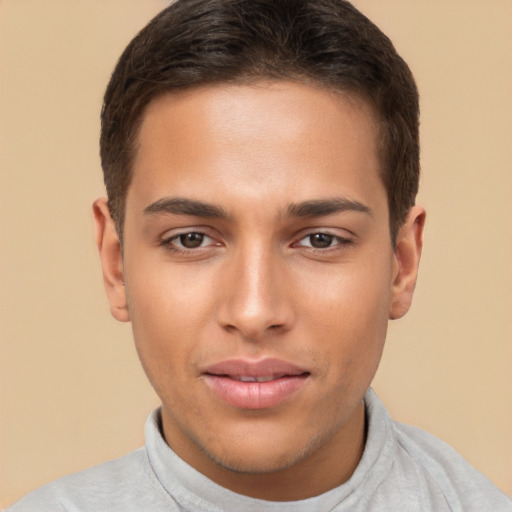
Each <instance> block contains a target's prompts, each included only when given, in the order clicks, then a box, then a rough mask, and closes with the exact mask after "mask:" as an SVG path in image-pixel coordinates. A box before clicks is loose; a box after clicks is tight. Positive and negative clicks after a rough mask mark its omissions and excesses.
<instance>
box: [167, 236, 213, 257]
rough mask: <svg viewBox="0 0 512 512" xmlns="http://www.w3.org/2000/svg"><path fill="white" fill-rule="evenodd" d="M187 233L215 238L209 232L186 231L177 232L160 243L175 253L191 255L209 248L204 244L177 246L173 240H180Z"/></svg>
mask: <svg viewBox="0 0 512 512" xmlns="http://www.w3.org/2000/svg"><path fill="white" fill-rule="evenodd" d="M186 235H199V236H202V237H207V238H210V239H212V240H213V238H212V237H211V236H209V235H208V234H206V233H204V232H202V231H185V232H183V233H177V234H176V235H172V236H169V237H166V238H163V239H162V241H161V242H160V245H162V246H163V247H164V248H165V249H166V250H168V251H170V252H172V253H174V254H179V255H181V254H184V255H191V254H192V253H197V252H198V251H199V250H201V249H203V250H204V249H206V248H207V247H203V246H199V247H195V248H180V247H177V246H176V245H173V242H175V241H176V240H179V239H180V238H181V237H183V236H186ZM203 241H204V240H202V241H201V243H202V242H203Z"/></svg>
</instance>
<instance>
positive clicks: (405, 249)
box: [389, 206, 426, 320]
mask: <svg viewBox="0 0 512 512" xmlns="http://www.w3.org/2000/svg"><path fill="white" fill-rule="evenodd" d="M425 216H426V214H425V210H424V208H422V207H421V206H413V207H412V208H411V209H410V210H409V214H408V215H407V219H406V221H405V223H404V225H403V226H402V227H401V228H400V231H399V232H398V235H397V239H396V248H395V258H396V273H395V277H394V280H393V283H392V288H391V307H390V311H389V318H390V319H392V320H394V319H397V318H401V317H402V316H404V315H405V314H406V313H407V311H409V308H410V306H411V303H412V297H413V294H414V289H415V287H416V279H417V277H418V266H419V263H420V257H421V249H422V246H423V226H424V224H425Z"/></svg>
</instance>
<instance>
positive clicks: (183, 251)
mask: <svg viewBox="0 0 512 512" xmlns="http://www.w3.org/2000/svg"><path fill="white" fill-rule="evenodd" d="M187 235H199V236H201V237H203V239H202V240H201V244H202V243H203V242H204V237H206V238H209V239H211V240H212V241H213V242H215V241H214V239H213V238H212V237H211V236H209V235H208V234H207V233H204V232H203V231H185V232H182V233H177V234H175V235H172V236H169V237H166V238H163V239H162V240H161V242H160V244H159V245H161V246H163V247H164V248H165V249H166V250H167V251H169V252H172V253H173V254H176V255H183V256H193V255H195V254H197V253H198V252H199V251H202V250H203V251H204V250H208V249H209V248H211V247H216V246H219V245H220V244H218V243H213V244H209V245H206V246H202V245H200V246H198V247H192V248H180V247H178V246H176V245H175V244H174V242H175V241H176V240H179V239H180V238H181V237H183V236H187ZM315 235H324V236H327V237H330V238H332V241H333V242H336V243H334V244H332V245H329V246H328V247H313V246H312V245H309V246H307V245H299V243H300V242H302V241H303V240H306V239H308V238H309V239H311V237H314V236H315ZM353 244H354V241H353V240H351V239H350V238H346V237H343V236H340V235H334V234H333V233H329V232H328V231H313V232H309V233H307V234H305V235H304V236H302V237H301V238H300V239H298V240H297V241H296V242H294V243H293V244H291V246H292V247H297V248H302V249H306V250H307V251H308V252H310V253H313V254H324V255H325V254H327V253H329V252H338V251H342V250H344V249H347V248H348V247H350V246H351V245H353Z"/></svg>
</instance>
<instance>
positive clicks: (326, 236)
mask: <svg viewBox="0 0 512 512" xmlns="http://www.w3.org/2000/svg"><path fill="white" fill-rule="evenodd" d="M351 243H352V241H351V240H350V239H347V238H343V237H341V236H337V235H332V234H330V233H322V232H318V233H310V234H309V235H307V236H305V237H304V238H301V239H300V240H299V241H298V242H297V244H296V246H298V247H311V248H312V249H330V248H332V247H336V246H341V247H343V246H347V245H350V244H351ZM341 247H340V248H341Z"/></svg>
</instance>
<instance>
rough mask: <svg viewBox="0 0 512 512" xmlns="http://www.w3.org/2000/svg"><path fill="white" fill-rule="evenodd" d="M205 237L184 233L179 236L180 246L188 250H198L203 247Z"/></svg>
mask: <svg viewBox="0 0 512 512" xmlns="http://www.w3.org/2000/svg"><path fill="white" fill-rule="evenodd" d="M204 238H205V236H204V235H203V234H202V233H184V234H182V235H179V237H178V239H179V241H180V244H181V245H182V246H183V247H185V248H186V249H196V248H197V247H201V244H202V243H203V241H204Z"/></svg>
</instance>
